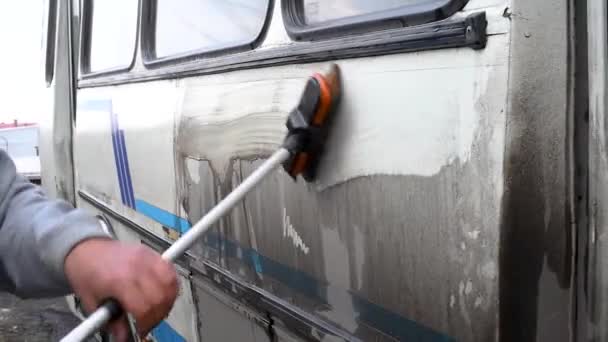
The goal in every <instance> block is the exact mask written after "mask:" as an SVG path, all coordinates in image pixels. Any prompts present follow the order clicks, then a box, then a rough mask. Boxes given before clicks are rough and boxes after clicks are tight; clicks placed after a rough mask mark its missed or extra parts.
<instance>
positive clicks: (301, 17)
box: [281, 0, 469, 41]
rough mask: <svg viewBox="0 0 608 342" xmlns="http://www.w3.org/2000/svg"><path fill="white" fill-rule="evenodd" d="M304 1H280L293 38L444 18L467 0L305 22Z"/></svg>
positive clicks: (329, 36)
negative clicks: (310, 22) (317, 21)
mask: <svg viewBox="0 0 608 342" xmlns="http://www.w3.org/2000/svg"><path fill="white" fill-rule="evenodd" d="M302 1H303V0H283V1H282V7H281V10H282V15H283V22H284V25H285V30H286V31H287V34H288V36H289V37H290V38H291V39H292V40H294V41H313V40H324V39H333V38H340V37H345V36H349V35H355V34H362V33H369V32H371V31H381V30H387V29H396V28H405V27H412V26H418V25H423V24H430V23H433V22H437V21H440V20H444V19H447V18H450V17H451V16H453V15H454V14H455V13H456V12H458V11H460V10H462V9H463V8H464V6H465V5H466V4H467V2H468V1H469V0H431V1H428V2H425V3H422V4H412V5H404V6H401V7H398V8H396V9H389V10H384V11H378V12H373V13H368V14H362V15H357V16H352V17H344V18H338V19H333V20H328V21H323V22H319V23H315V24H306V18H305V14H304V6H303V2H302Z"/></svg>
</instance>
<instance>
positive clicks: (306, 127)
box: [283, 64, 341, 182]
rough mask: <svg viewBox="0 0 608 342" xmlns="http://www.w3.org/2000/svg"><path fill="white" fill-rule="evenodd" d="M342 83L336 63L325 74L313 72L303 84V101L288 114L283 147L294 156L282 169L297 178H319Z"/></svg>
mask: <svg viewBox="0 0 608 342" xmlns="http://www.w3.org/2000/svg"><path fill="white" fill-rule="evenodd" d="M340 82H341V79H340V69H339V68H338V66H337V65H336V64H332V65H331V68H330V70H329V72H328V73H326V74H323V75H322V74H315V75H313V76H312V77H311V78H310V79H309V80H308V81H307V83H306V86H305V87H304V92H303V93H302V97H301V98H300V103H299V104H298V105H297V106H296V108H295V109H294V110H293V111H291V113H290V114H289V117H288V119H287V124H286V125H287V130H288V132H287V136H286V137H285V142H284V143H283V147H285V148H286V149H287V150H289V151H290V152H291V155H292V156H291V158H289V159H288V160H287V161H286V162H285V163H283V168H284V169H285V171H287V173H288V174H289V175H290V176H291V177H292V178H294V179H295V178H297V177H298V176H299V175H301V176H302V178H303V179H304V180H305V181H307V182H311V181H314V179H315V177H316V171H317V168H318V165H319V161H320V159H321V156H322V155H323V152H324V150H325V144H326V142H327V138H328V136H329V134H330V131H331V127H332V123H333V121H334V117H335V113H336V108H337V106H338V103H339V101H340V97H341V83H340Z"/></svg>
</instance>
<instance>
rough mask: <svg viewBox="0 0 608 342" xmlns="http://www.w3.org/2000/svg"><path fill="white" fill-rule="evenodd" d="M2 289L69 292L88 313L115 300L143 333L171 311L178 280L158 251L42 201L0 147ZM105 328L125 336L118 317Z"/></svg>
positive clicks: (31, 293) (31, 294) (36, 294)
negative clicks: (110, 233)
mask: <svg viewBox="0 0 608 342" xmlns="http://www.w3.org/2000/svg"><path fill="white" fill-rule="evenodd" d="M0 290H5V291H9V292H12V293H15V294H17V295H18V296H20V297H26V298H40V297H51V296H61V295H66V294H69V293H70V292H72V291H73V292H74V293H75V294H76V295H77V296H79V297H80V298H81V300H82V303H83V306H84V308H85V310H87V311H89V312H92V311H93V310H95V309H96V308H97V307H98V306H99V305H101V304H102V303H103V301H104V300H107V299H109V298H114V299H116V300H118V302H119V303H120V304H121V305H122V307H123V308H124V309H125V310H126V311H127V312H129V313H131V314H132V315H133V317H134V318H135V320H136V322H137V329H138V333H139V334H140V336H145V335H146V334H147V333H148V332H149V331H150V330H151V329H152V328H153V327H154V326H155V325H156V324H158V323H159V322H160V321H161V320H162V319H163V318H164V317H166V316H167V315H168V314H169V311H170V310H171V308H172V306H173V303H174V302H175V299H176V297H177V291H178V281H177V274H176V272H175V268H174V267H173V265H171V264H170V263H168V262H166V261H165V260H163V259H162V258H161V257H160V255H159V254H158V253H156V252H154V251H152V250H151V249H150V248H148V247H145V246H143V245H141V244H136V245H128V244H124V243H121V242H118V241H115V240H112V239H110V237H109V236H107V235H106V234H105V233H104V232H103V230H102V229H101V226H100V225H99V222H98V221H97V219H96V218H94V217H93V216H92V215H90V214H88V213H86V212H85V211H83V210H80V209H75V208H73V207H72V206H70V205H69V204H68V203H67V202H64V201H57V200H55V201H54V200H50V199H48V198H47V197H46V196H45V195H44V193H43V192H42V191H41V189H40V188H39V187H38V186H36V185H33V184H31V183H29V182H28V181H27V180H26V179H24V178H23V177H21V176H19V175H17V172H16V170H15V165H14V164H13V162H12V160H11V159H10V158H9V157H8V155H6V153H5V152H4V151H0ZM111 328H112V332H113V335H114V337H115V340H116V341H127V337H128V323H127V322H126V319H125V317H124V316H123V317H122V318H121V319H120V320H117V321H116V322H113V323H112V324H111Z"/></svg>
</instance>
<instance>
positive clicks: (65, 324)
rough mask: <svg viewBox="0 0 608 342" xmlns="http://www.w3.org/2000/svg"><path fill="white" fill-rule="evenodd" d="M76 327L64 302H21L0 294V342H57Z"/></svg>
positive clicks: (59, 299)
mask: <svg viewBox="0 0 608 342" xmlns="http://www.w3.org/2000/svg"><path fill="white" fill-rule="evenodd" d="M77 323H78V319H77V318H76V317H75V316H74V315H72V313H71V312H70V310H69V308H68V306H67V303H66V301H65V299H64V298H54V299H45V300H20V299H19V298H17V297H14V296H12V295H10V294H8V293H0V342H21V341H23V342H47V341H59V339H60V338H61V337H63V336H64V335H65V334H66V333H67V332H69V331H70V330H71V329H72V328H74V327H75V326H76V324H77ZM90 341H95V340H93V339H91V340H90Z"/></svg>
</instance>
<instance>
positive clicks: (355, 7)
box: [302, 0, 429, 25]
mask: <svg viewBox="0 0 608 342" xmlns="http://www.w3.org/2000/svg"><path fill="white" fill-rule="evenodd" d="M428 2H429V0H374V1H369V0H334V1H327V0H302V3H303V8H304V19H305V22H306V24H307V25H312V24H318V23H321V22H324V21H329V20H335V19H341V18H348V17H355V16H359V15H364V14H372V13H376V12H382V11H387V10H394V9H397V8H399V7H402V6H406V5H415V4H423V3H428Z"/></svg>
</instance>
